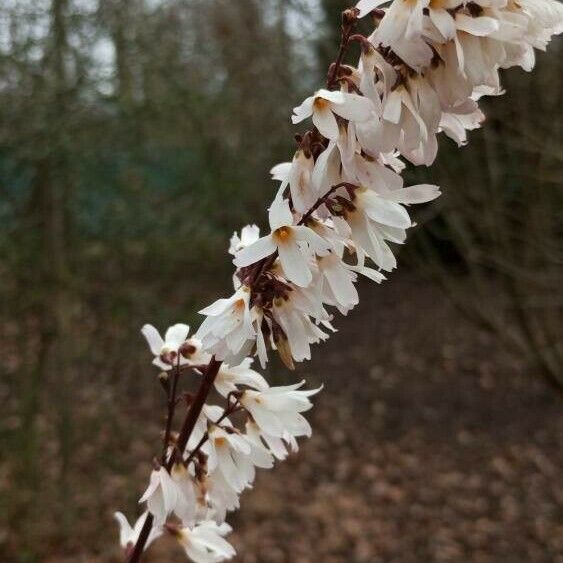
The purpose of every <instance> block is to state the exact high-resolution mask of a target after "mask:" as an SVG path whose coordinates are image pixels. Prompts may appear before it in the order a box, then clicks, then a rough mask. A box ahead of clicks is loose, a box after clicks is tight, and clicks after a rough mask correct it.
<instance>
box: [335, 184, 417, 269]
mask: <svg viewBox="0 0 563 563" xmlns="http://www.w3.org/2000/svg"><path fill="white" fill-rule="evenodd" d="M354 196H355V197H354V200H353V204H354V206H355V210H354V211H351V212H349V213H347V214H346V217H345V218H346V221H347V222H348V224H349V225H350V228H351V230H352V239H353V240H354V243H355V244H356V246H358V247H360V248H361V249H363V250H364V251H365V252H366V253H367V255H368V256H369V257H370V258H371V259H372V260H373V261H374V262H375V264H376V265H377V266H379V267H380V268H382V269H383V270H385V271H391V270H393V269H394V268H395V266H396V265H397V262H396V260H395V257H394V255H393V252H392V251H391V249H390V248H389V246H388V245H387V243H386V242H385V241H386V240H392V241H393V242H396V243H402V242H403V241H404V237H405V229H407V228H409V227H410V226H411V220H410V218H409V215H408V213H407V212H406V210H405V209H404V207H402V206H401V205H399V204H398V203H396V202H394V201H389V200H388V199H386V198H385V197H381V196H380V195H378V194H377V193H375V192H374V191H373V190H369V189H367V188H360V189H358V190H356V191H355V194H354Z"/></svg>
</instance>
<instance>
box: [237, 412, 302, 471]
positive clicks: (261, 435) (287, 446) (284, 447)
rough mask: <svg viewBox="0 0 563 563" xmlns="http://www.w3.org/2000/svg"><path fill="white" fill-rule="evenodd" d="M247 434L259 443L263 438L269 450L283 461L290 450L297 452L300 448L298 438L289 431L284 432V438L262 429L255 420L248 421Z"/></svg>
mask: <svg viewBox="0 0 563 563" xmlns="http://www.w3.org/2000/svg"><path fill="white" fill-rule="evenodd" d="M245 428H246V435H247V437H248V438H249V439H250V440H252V441H253V442H255V443H257V442H260V440H262V441H263V442H264V444H266V446H267V448H268V451H270V453H271V454H272V455H273V456H274V457H275V458H276V459H279V460H280V461H283V460H284V459H285V458H286V457H287V456H288V454H289V450H291V451H292V452H294V453H295V452H297V451H298V450H299V445H298V444H297V440H296V439H295V438H294V437H293V436H292V435H291V434H288V433H287V432H286V433H285V434H284V436H283V438H279V437H278V436H272V435H271V434H268V433H267V432H264V431H262V430H260V427H259V426H258V425H257V424H256V422H254V421H253V420H250V419H249V420H247V421H246V427H245Z"/></svg>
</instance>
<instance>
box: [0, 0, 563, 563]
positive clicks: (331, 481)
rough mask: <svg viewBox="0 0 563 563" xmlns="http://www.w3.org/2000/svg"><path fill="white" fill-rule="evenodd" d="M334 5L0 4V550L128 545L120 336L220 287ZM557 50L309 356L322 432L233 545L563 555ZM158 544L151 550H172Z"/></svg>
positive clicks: (144, 401) (538, 558)
mask: <svg viewBox="0 0 563 563" xmlns="http://www.w3.org/2000/svg"><path fill="white" fill-rule="evenodd" d="M345 7H347V3H345V2H342V1H341V0H3V1H2V2H1V6H0V191H1V193H0V256H1V260H0V299H1V303H2V307H1V310H0V335H1V339H0V342H1V343H2V344H1V345H2V353H1V358H2V360H1V362H0V370H1V373H0V404H1V416H0V448H1V449H0V561H2V562H4V561H5V562H10V563H11V562H13V563H28V562H36V561H37V562H39V561H40V562H74V561H79V562H80V561H83V562H111V561H116V562H117V561H121V558H120V554H119V550H118V547H117V528H116V527H115V525H114V522H113V521H112V512H113V511H114V510H118V509H120V510H123V511H124V512H126V513H127V514H128V515H129V516H130V517H132V516H133V515H134V514H135V512H136V511H137V510H138V508H137V503H136V501H137V499H138V497H139V495H140V492H141V491H142V489H143V487H144V484H145V482H146V479H147V475H148V472H149V468H150V460H151V458H152V456H153V454H154V452H155V451H157V450H158V439H159V430H160V428H159V425H160V423H161V420H160V417H161V413H162V412H163V411H162V406H163V398H162V396H161V391H160V388H159V386H158V385H157V384H156V381H155V373H154V371H153V369H152V367H151V366H150V357H149V354H148V352H147V350H146V349H145V344H144V342H143V341H142V339H141V337H140V334H139V328H140V327H141V326H142V324H144V323H145V322H152V323H154V324H156V325H157V326H159V327H161V328H164V327H165V326H166V325H167V324H171V323H173V322H176V321H180V320H183V321H187V322H189V323H190V324H197V322H198V321H197V314H195V312H196V311H197V310H198V308H201V306H203V305H205V304H207V303H208V302H209V301H210V300H211V299H214V298H216V297H217V296H219V294H220V293H221V292H225V291H227V290H228V288H229V283H230V274H231V264H230V260H229V256H228V255H227V252H226V248H227V240H228V237H229V236H230V235H231V233H232V232H233V230H235V229H238V228H239V227H240V226H242V225H244V224H246V223H248V222H255V221H257V222H259V223H260V224H261V225H262V226H264V225H265V219H266V214H265V207H266V205H267V203H268V202H269V201H270V199H271V198H272V195H273V193H274V190H275V186H274V185H273V183H272V182H271V181H270V180H269V177H268V170H269V168H270V166H271V165H272V164H274V163H277V162H280V161H284V160H287V159H288V158H289V157H290V156H291V154H292V150H293V143H292V134H293V129H292V127H291V125H290V121H289V115H290V113H291V108H292V107H293V106H295V105H297V104H298V103H299V102H300V101H301V100H302V98H303V97H304V96H305V95H307V94H308V93H309V92H310V91H311V90H312V89H314V88H315V87H318V86H319V85H320V84H322V82H323V81H324V76H325V73H326V68H327V64H328V62H329V61H330V60H331V59H332V58H333V57H334V53H335V50H336V48H337V43H338V33H339V30H338V24H339V13H340V11H341V10H342V9H343V8H345ZM562 46H563V44H562V42H561V41H557V40H556V41H554V43H553V44H552V46H551V49H550V51H549V52H548V53H547V54H541V55H539V56H538V65H537V69H536V71H535V72H534V73H533V74H531V75H528V74H526V73H524V72H523V71H521V70H519V69H515V70H512V71H510V72H507V73H505V76H504V84H505V86H506V87H507V90H508V91H509V95H508V96H505V97H501V98H496V99H490V100H487V101H486V102H485V103H484V107H485V111H486V113H487V116H488V119H487V123H486V127H485V128H484V130H482V131H476V132H473V133H472V134H471V135H470V140H471V142H470V145H469V146H468V147H465V148H463V149H462V150H458V148H457V147H456V146H454V145H453V144H452V143H451V142H449V141H447V140H442V146H441V153H440V156H439V158H438V161H437V163H436V165H435V166H433V167H432V168H431V169H428V170H427V169H425V170H416V171H414V170H409V171H408V173H407V175H408V178H409V181H411V182H419V181H431V182H434V183H438V184H440V185H441V186H442V188H443V191H444V193H445V195H444V197H443V198H442V199H441V200H439V201H438V202H437V203H434V204H431V205H429V206H427V207H425V208H423V209H422V210H421V211H419V213H418V215H417V217H416V219H417V223H418V225H419V226H418V227H417V228H416V229H415V230H414V232H413V233H412V235H411V239H410V241H409V244H408V245H407V247H405V248H404V249H401V252H400V263H401V268H400V271H399V272H398V273H396V274H393V275H392V276H390V280H389V281H388V282H386V284H384V285H383V286H381V287H376V286H366V287H362V291H361V294H362V298H363V302H362V305H361V306H360V307H359V309H358V311H355V312H353V313H352V314H350V315H349V317H348V318H346V319H341V320H339V321H338V325H339V327H340V328H341V331H340V332H339V334H337V335H336V336H335V337H334V338H333V339H332V340H331V341H330V342H329V343H328V344H327V345H325V346H323V348H322V350H321V349H317V356H316V359H315V360H314V361H313V362H311V363H310V364H308V365H305V366H303V367H301V368H300V369H299V370H298V372H297V373H296V374H295V373H293V374H289V373H287V371H286V370H285V368H282V367H280V366H279V365H277V364H274V366H273V367H272V368H271V369H270V373H269V377H271V378H272V379H273V380H275V381H293V380H295V379H296V378H301V377H307V378H308V379H309V380H310V382H311V384H317V383H320V382H324V383H325V390H324V392H323V393H322V394H321V395H320V396H319V397H318V400H317V401H316V403H317V406H316V408H315V410H314V412H313V414H312V418H313V426H314V428H315V436H314V438H313V439H312V440H311V441H310V442H309V443H307V444H305V445H304V447H303V449H302V451H301V452H300V453H299V455H298V456H295V457H294V458H292V459H291V460H290V461H289V462H286V463H285V464H282V465H280V466H279V467H277V468H276V469H274V470H273V471H269V472H266V473H267V474H263V475H260V477H259V478H258V481H257V483H256V486H255V488H254V490H253V491H250V492H247V493H246V494H245V496H244V497H243V503H242V510H241V512H239V513H238V514H236V515H235V516H234V517H233V518H232V519H231V521H232V522H233V523H234V525H235V535H234V542H235V544H236V547H237V549H238V551H239V560H240V561H244V562H247V563H250V562H286V561H287V562H300V563H305V562H311V563H313V562H320V561H322V562H335V563H336V562H353V561H358V562H383V561H385V562H387V561H389V562H401V563H405V562H420V561H454V562H466V561H478V562H500V561H503V562H510V563H518V562H531V561H533V562H543V561H545V562H559V563H561V562H563V480H562V479H561V477H562V471H563V410H562V404H563V403H562V400H563V399H562V394H561V391H562V389H563V331H562V324H563V314H562V312H563V290H562V287H563V246H562V244H561V243H562V240H563V223H562V222H561V212H562V211H563V173H562V171H561V162H562V160H563V144H562V136H561V129H562V120H561V116H562V114H563V96H562V87H563V81H562V70H563V58H562V54H563V53H562ZM181 560H182V556H181V555H180V553H179V550H178V549H177V548H176V547H175V546H172V545H169V544H168V543H167V542H164V543H163V545H162V546H160V547H156V548H155V549H154V550H153V551H152V555H151V556H149V557H148V558H147V561H181Z"/></svg>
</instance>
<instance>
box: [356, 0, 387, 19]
mask: <svg viewBox="0 0 563 563" xmlns="http://www.w3.org/2000/svg"><path fill="white" fill-rule="evenodd" d="M385 2H387V0H360V1H359V2H358V3H357V4H356V8H357V9H358V10H360V13H359V15H358V17H359V18H363V17H364V16H367V15H368V14H369V13H370V12H371V11H373V10H375V9H376V8H379V6H381V4H384V3H385Z"/></svg>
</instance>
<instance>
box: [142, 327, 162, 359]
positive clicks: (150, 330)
mask: <svg viewBox="0 0 563 563" xmlns="http://www.w3.org/2000/svg"><path fill="white" fill-rule="evenodd" d="M141 333H142V335H143V336H144V337H145V338H146V340H147V343H148V345H149V348H150V350H151V352H152V353H153V354H154V355H155V356H158V355H159V354H160V351H161V350H162V346H164V340H162V337H161V336H160V334H159V332H158V330H156V328H154V326H152V325H145V326H144V327H143V328H142V329H141Z"/></svg>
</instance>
